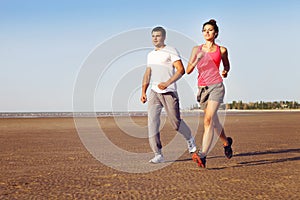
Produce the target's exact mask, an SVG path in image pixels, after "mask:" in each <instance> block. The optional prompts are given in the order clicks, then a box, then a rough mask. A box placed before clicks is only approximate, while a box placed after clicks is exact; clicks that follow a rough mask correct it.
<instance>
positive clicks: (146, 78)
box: [141, 67, 151, 103]
mask: <svg viewBox="0 0 300 200" xmlns="http://www.w3.org/2000/svg"><path fill="white" fill-rule="evenodd" d="M150 77H151V68H150V67H147V68H146V71H145V74H144V77H143V82H142V96H141V102H142V103H146V101H147V89H148V87H149V82H150Z"/></svg>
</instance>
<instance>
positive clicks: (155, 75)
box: [147, 46, 181, 93]
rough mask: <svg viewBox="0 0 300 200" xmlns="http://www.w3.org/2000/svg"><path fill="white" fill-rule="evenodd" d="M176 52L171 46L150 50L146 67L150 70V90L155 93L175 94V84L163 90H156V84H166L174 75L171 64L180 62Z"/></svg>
mask: <svg viewBox="0 0 300 200" xmlns="http://www.w3.org/2000/svg"><path fill="white" fill-rule="evenodd" d="M180 59H181V58H180V55H179V53H178V51H177V50H176V49H175V48H174V47H171V46H165V47H164V48H162V49H159V50H152V51H151V52H150V53H149V54H148V57H147V67H150V68H151V81H152V87H151V89H152V90H154V91H155V92H157V93H166V92H175V91H176V90H177V87H176V82H174V83H172V84H171V85H169V86H168V87H167V88H166V89H165V90H161V89H159V88H158V84H159V83H161V82H166V81H167V80H169V79H170V78H171V77H172V76H173V75H174V74H175V68H174V66H173V63H174V62H175V61H177V60H180Z"/></svg>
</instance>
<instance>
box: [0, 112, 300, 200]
mask: <svg viewBox="0 0 300 200" xmlns="http://www.w3.org/2000/svg"><path fill="white" fill-rule="evenodd" d="M199 118H200V120H202V118H201V116H184V120H185V121H186V122H187V123H188V124H189V125H191V126H194V127H196V129H197V133H195V137H196V143H197V145H198V146H200V144H201V138H202V137H201V136H202V132H203V127H202V126H203V123H202V122H200V123H199ZM82 120H83V121H82V122H84V120H86V123H85V127H84V128H85V129H84V130H89V128H91V127H90V124H89V119H88V118H83V119H82ZM130 120H131V122H130V123H132V124H135V126H136V127H138V126H139V127H142V128H141V130H145V127H146V125H147V118H146V117H145V116H140V117H139V116H137V117H131V118H130ZM96 121H97V122H98V123H99V126H100V127H101V130H102V131H103V132H104V133H105V135H106V137H107V138H108V139H109V140H110V141H111V143H112V144H114V145H115V146H117V147H118V148H120V149H123V150H124V151H127V152H132V153H134V155H141V157H140V160H139V162H140V163H143V164H141V166H144V168H142V169H144V170H145V171H139V172H137V173H134V172H128V170H126V169H125V168H124V169H125V170H122V167H124V166H130V169H133V171H134V163H135V162H133V161H132V160H130V159H126V157H124V159H116V158H118V156H119V155H114V154H113V153H112V154H111V155H110V157H109V158H110V159H111V160H110V159H108V161H110V162H111V163H119V165H118V166H120V168H118V169H116V168H117V167H111V166H108V165H107V164H106V163H103V162H101V161H99V159H96V158H95V157H94V156H93V155H92V154H91V153H90V152H89V151H88V149H87V148H86V146H85V145H84V143H83V142H82V140H81V139H80V138H81V137H80V134H78V129H77V128H78V127H76V123H75V122H74V119H73V118H70V117H68V118H31V119H29V118H3V119H0V150H1V155H0V171H1V175H0V199H300V190H299V185H300V137H299V136H300V123H299V121H300V112H244V113H243V112H239V113H228V114H227V115H226V119H225V123H224V126H225V130H226V132H227V135H230V136H231V137H232V138H233V139H234V144H233V150H234V156H233V158H232V159H230V160H228V159H226V158H225V157H224V154H223V148H222V144H221V142H220V141H218V142H217V144H216V146H215V148H214V149H213V150H212V151H211V153H210V155H209V156H208V159H207V168H206V169H200V168H198V167H197V165H196V164H195V163H194V162H193V161H192V160H191V156H190V154H189V153H188V152H187V151H185V152H183V153H182V154H181V155H180V157H179V158H177V159H175V160H172V159H170V158H168V157H166V159H167V160H168V161H169V163H168V164H167V165H166V166H164V167H161V168H157V169H153V170H151V167H154V168H155V167H156V166H153V165H152V166H151V164H149V163H147V162H148V160H147V159H148V156H149V155H150V153H151V150H150V147H149V144H148V140H147V139H146V138H143V137H142V136H141V137H134V136H132V135H128V134H126V131H124V130H123V128H120V126H124V127H125V129H126V127H127V128H128V127H129V128H130V126H131V124H130V123H128V121H126V120H125V121H122V118H121V117H120V118H118V120H116V119H115V118H114V117H99V118H96ZM122 123H123V125H120V124H122ZM91 126H92V125H91ZM136 134H137V133H136ZM141 134H145V133H141ZM175 135H176V132H175V131H173V130H172V128H171V126H170V124H169V123H168V121H167V120H166V122H165V124H164V126H163V128H162V130H161V137H162V141H163V145H168V143H169V142H170V141H172V139H173V138H174V137H175ZM103 148H104V147H103ZM182 148H186V147H185V146H183V147H182V146H178V149H177V146H176V145H175V148H174V147H173V148H172V149H171V150H170V151H171V152H173V151H174V152H176V151H177V150H178V151H179V149H180V150H181V149H182ZM103 152H105V151H103ZM101 156H104V157H105V155H101ZM101 158H102V157H101ZM149 169H150V170H149Z"/></svg>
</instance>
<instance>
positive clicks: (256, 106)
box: [190, 101, 300, 110]
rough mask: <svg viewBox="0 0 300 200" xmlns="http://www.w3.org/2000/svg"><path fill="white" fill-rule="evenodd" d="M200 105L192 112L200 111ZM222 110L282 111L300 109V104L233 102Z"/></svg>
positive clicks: (288, 102)
mask: <svg viewBox="0 0 300 200" xmlns="http://www.w3.org/2000/svg"><path fill="white" fill-rule="evenodd" d="M199 108H200V107H199V105H198V104H194V105H192V106H191V107H190V109H191V110H194V109H199ZM220 109H223V110H224V109H236V110H272V109H274V110H280V109H300V104H299V103H298V102H297V101H273V102H264V101H257V102H249V103H244V102H243V101H232V102H231V103H227V104H222V105H221V106H220Z"/></svg>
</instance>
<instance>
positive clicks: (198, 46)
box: [193, 44, 203, 51]
mask: <svg viewBox="0 0 300 200" xmlns="http://www.w3.org/2000/svg"><path fill="white" fill-rule="evenodd" d="M202 46H203V44H199V45H197V46H194V47H193V51H197V50H198V49H199V48H201V47H202Z"/></svg>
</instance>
